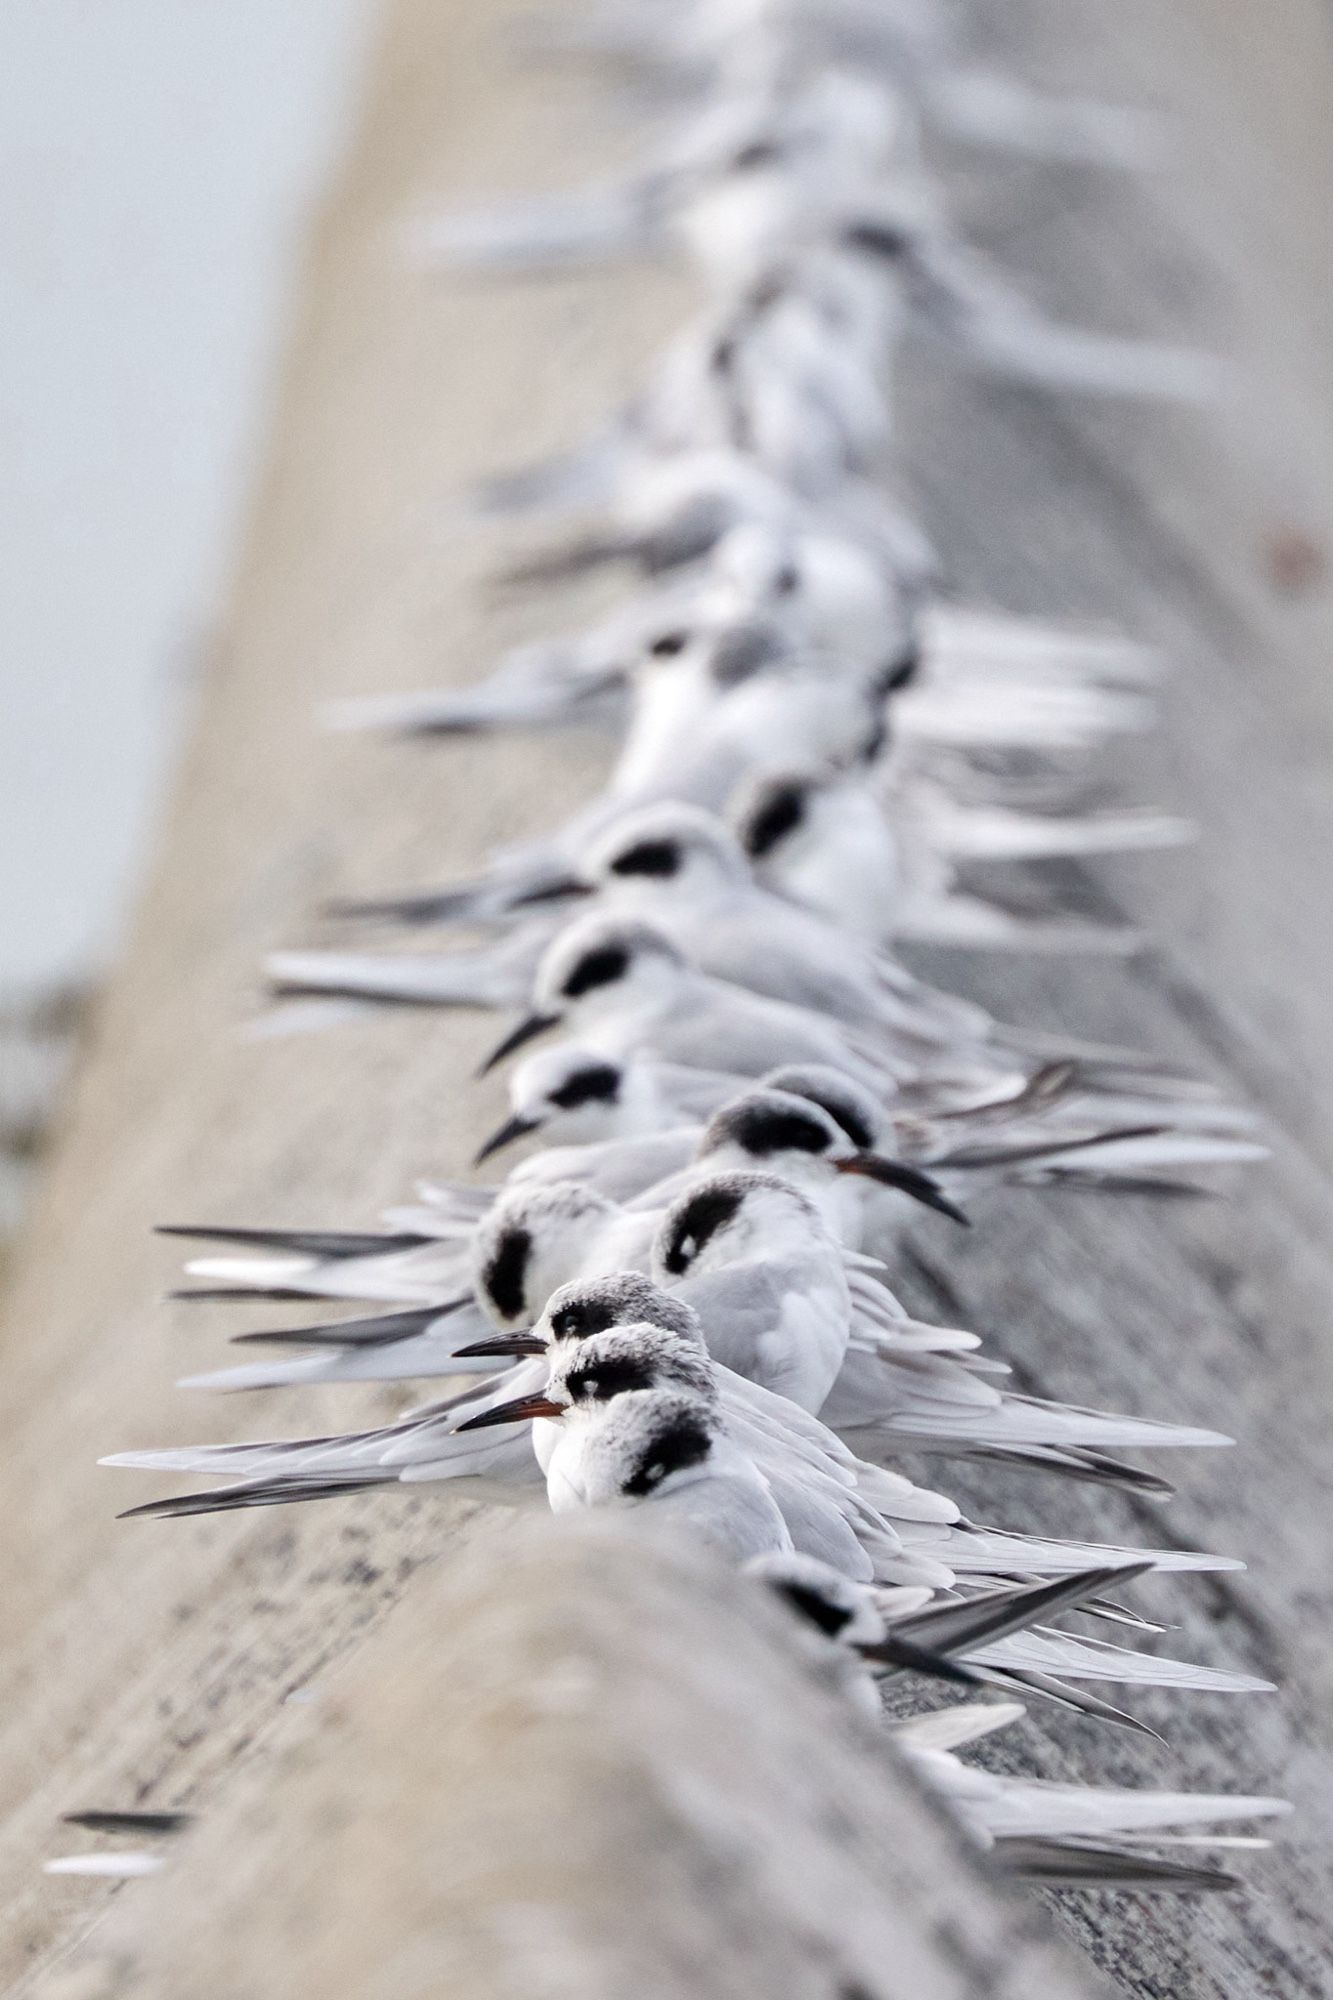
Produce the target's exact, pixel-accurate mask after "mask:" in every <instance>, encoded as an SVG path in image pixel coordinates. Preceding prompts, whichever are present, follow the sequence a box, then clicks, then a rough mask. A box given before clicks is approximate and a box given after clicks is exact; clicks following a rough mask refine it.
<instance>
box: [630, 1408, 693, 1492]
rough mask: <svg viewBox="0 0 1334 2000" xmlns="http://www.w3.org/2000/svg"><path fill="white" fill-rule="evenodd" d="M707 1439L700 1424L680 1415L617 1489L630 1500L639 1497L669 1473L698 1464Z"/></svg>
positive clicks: (660, 1482) (681, 1470) (658, 1484)
mask: <svg viewBox="0 0 1334 2000" xmlns="http://www.w3.org/2000/svg"><path fill="white" fill-rule="evenodd" d="M710 1444H711V1440H710V1437H709V1433H708V1432H707V1431H706V1430H705V1428H704V1426H703V1425H702V1424H700V1423H697V1422H696V1421H695V1419H694V1418H693V1417H683V1418H682V1419H681V1420H680V1422H679V1423H676V1424H674V1425H673V1426H672V1428H671V1430H669V1431H665V1432H664V1433H663V1435H662V1436H661V1437H660V1438H657V1439H655V1441H654V1442H653V1444H651V1445H650V1446H649V1448H648V1450H647V1451H646V1452H645V1453H644V1456H643V1458H642V1459H641V1460H640V1462H639V1464H638V1465H637V1466H636V1467H635V1470H634V1471H633V1472H632V1473H631V1475H630V1477H629V1478H628V1479H627V1480H625V1481H623V1483H622V1486H621V1491H622V1493H624V1494H625V1495H626V1497H627V1498H628V1499H631V1500H642V1499H643V1497H644V1495H645V1494H646V1493H651V1492H652V1491H653V1489H654V1487H655V1486H660V1485H661V1484H662V1482H663V1480H664V1479H666V1478H668V1477H669V1476H670V1475H671V1474H672V1473H673V1472H684V1471H685V1469H686V1467H687V1466H691V1465H699V1464H700V1463H701V1461H702V1460H704V1459H706V1458H707V1457H708V1455H709V1448H710Z"/></svg>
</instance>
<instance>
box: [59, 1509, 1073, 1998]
mask: <svg viewBox="0 0 1334 2000" xmlns="http://www.w3.org/2000/svg"><path fill="white" fill-rule="evenodd" d="M267 1748H268V1753H269V1754H267V1755H266V1756H265V1757H264V1758H263V1759H260V1760H255V1761H254V1762H252V1763H251V1764H250V1765H249V1766H248V1767H247V1768H246V1769H244V1770H242V1771H240V1772H238V1773H237V1774H236V1775H235V1778H234V1780H233V1782H232V1783H231V1784H230V1785H229V1787H228V1788H227V1790H226V1792H225V1794H224V1795H223V1796H222V1797H220V1798H219V1799H218V1800H217V1801H216V1802H215V1803H214V1804H213V1805H212V1806H211V1807H210V1809H209V1811H208V1813H207V1814H206V1816H205V1818H204V1820H203V1822H202V1823H201V1824H200V1825H199V1827H198V1828H197V1830H196V1831H195V1832H194V1833H193V1834H192V1835H191V1836H189V1837H188V1838H187V1840H186V1841H185V1842H184V1843H183V1844H182V1847H181V1849H180V1851H179V1853H178V1854H177V1856H176V1858H175V1860H174V1862H173V1863H172V1865H171V1866H170V1867H169V1869H168V1870H167V1871H165V1872H164V1873H163V1874H162V1875H161V1876H159V1877H156V1878H154V1879H152V1880H151V1881H149V1882H147V1883H144V1884H136V1885H132V1886H131V1887H130V1888H129V1889H127V1891H126V1892H125V1893H124V1894H123V1895H122V1897H121V1898H120V1899H119V1902H118V1906H117V1908H116V1909H115V1911H114V1913H113V1914H112V1915H111V1916H110V1918H109V1919H108V1920H107V1921H106V1922H105V1923H104V1924H103V1925H102V1926H100V1927H99V1929H98V1931H97V1933H96V1934H95V1935H94V1937H93V1938H92V1939H90V1940H89V1941H88V1942H87V1943H86V1944H85V1945H84V1946H83V1948H82V1950H81V1951H80V1952H79V1954H78V1955H77V1956H76V1957H75V1958H74V1960H73V1961H71V1962H68V1963H66V1964H65V1965H64V1966H63V1967H61V1968H59V1969H58V1970H55V1971H53V1972H52V1973H51V1974H49V1975H48V1976H47V1977H46V1978H45V1979H42V1980H40V1981H39V1982H38V1983H37V1985H36V1986H35V1987H34V1989H33V1991H34V1993H35V1994H40V1995H41V1996H42V2000H122V1997H123V2000H129V1996H130V1995H131V1994H133V1995H135V1996H136V2000H157V1996H163V2000H165V1996H167V1995H173V1996H178V1995H180V1994H182V1993H190V1994H193V1995H197V1996H200V2000H205V1996H206V2000H258V1996H261V1995H265V1994H278V1993H314V1992H321V1993H324V1994H326V1995H329V1996H330V2000H337V1996H341V1995H347V1996H352V1995H354V1994H355V1995H357V1996H367V2000H370V1996H375V2000H380V1996H383V2000H389V1997H390V1996H391V1995H392V1996H393V2000H425V1997H426V1996H427V1995H430V1994H449V1995H451V1996H457V2000H519V1996H522V1997H523V2000H547V1996H551V2000H556V1996H560V2000H575V1996H578V2000H624V1996H625V1995H627V1994H629V1993H632V1992H633V1993H635V1994H638V1995H662V1996H663V1997H664V2000H668V1996H670V2000H675V1996H677V1995H680V1996H685V1995H687V1994H690V1995H699V1994H709V1995H715V1994H717V1995H724V1994H726V1995H737V1996H751V1995H754V1996H757V2000H759V1996H778V1995H782V1996H783V2000H852V1997H853V1996H858V2000H890V1996H891V1995H895V1996H897V1995H899V1994H912V1995H913V1996H914V2000H981V1996H982V1995H984V1994H985V1995H987V1996H990V1997H991V2000H1009V1996H1014V2000H1019V1996H1021V1995H1030V1994H1033V1993H1036V1992H1041V1993H1043V1994H1044V1995H1045V1996H1046V2000H1092V1996H1094V1995H1095V1994H1098V1993H1102V1992H1104V1991H1105V1990H1106V1989H1105V1988H1104V1987H1103V1986H1102V1984H1101V1982H1099V1981H1098V1980H1096V1979H1095V1978H1094V1976H1093V1975H1092V1974H1091V1973H1090V1972H1089V1971H1088V1970H1087V1968H1084V1967H1082V1966H1081V1965H1080V1964H1079V1963H1078V1962H1077V1960H1076V1959H1075V1958H1074V1956H1073V1955H1072V1954H1071V1952H1070V1951H1069V1950H1068V1948H1067V1947H1066V1946H1065V1945H1064V1944H1063V1943H1062V1942H1060V1941H1059V1940H1058V1939H1057V1937H1056V1936H1055V1934H1054V1932H1053V1930H1052V1928H1051V1926H1050V1924H1049V1922H1048V1921H1047V1919H1046V1917H1045V1916H1044V1914H1043V1913H1042V1912H1041V1911H1040V1910H1039V1909H1038V1907H1037V1906H1036V1905H1035V1904H1034V1903H1033V1902H1032V1901H1031V1900H1029V1899H1027V1898H1025V1897H1024V1896H1023V1895H1022V1893H1020V1892H1018V1891H1016V1890H1014V1889H1013V1888H1011V1887H1010V1886H1009V1885H1007V1884H1004V1883H1002V1882H1001V1881H999V1880H998V1879H996V1878H994V1877H993V1876H992V1875H991V1874H990V1872H989V1870H988V1868H987V1867H986V1865H985V1863H983V1862H980V1861H979V1860H977V1859H976V1858H975V1857H973V1856H972V1855H971V1854H969V1853H967V1852H965V1850H964V1849H963V1848H962V1846H961V1845H960V1843H959V1841H958V1839H957V1838H956V1836H955V1834H954V1832H953V1830H952V1829H951V1828H950V1827H948V1826H947V1825H946V1824H945V1823H944V1822H943V1821H942V1820H941V1819H940V1818H939V1817H938V1816H937V1814H936V1812H935V1809H934V1808H933V1807H932V1806H930V1805H929V1804H928V1803H927V1801H926V1800H925V1799H924V1798H923V1797H922V1796H921V1795H920V1794H919V1793H918V1791H917V1790H916V1788H915V1786H914V1784H913V1783H912V1781H911V1780H910V1779H909V1778H908V1777H907V1775H906V1774H905V1773H904V1771H903V1770H901V1769H900V1768H899V1765H898V1763H897V1760H896V1759H895V1758H894V1756H893V1755H892V1753H891V1751H890V1749H889V1747H888V1745H887V1744H885V1743H883V1742H882V1741H880V1740H879V1739H878V1737H877V1736H876V1734H875V1732H874V1729H873V1727H872V1726H870V1725H868V1724H867V1723H866V1722H864V1721H863V1720H862V1719H861V1718H860V1717H859V1716H857V1715H856V1714H855V1713H854V1712H853V1711H852V1710H851V1709H850V1708H849V1707H848V1705H847V1703H846V1701H845V1700H844V1698H843V1697H842V1696H841V1695H840V1693H839V1690H838V1689H837V1687H836V1686H835V1685H834V1684H833V1683H832V1681H831V1679H830V1677H829V1675H828V1673H827V1671H826V1670H824V1669H823V1666H822V1662H821V1659H820V1658H819V1656H818V1654H817V1653H816V1651H815V1650H814V1649H813V1648H812V1647H811V1646H809V1645H808V1644H807V1642H806V1641H805V1640H804V1638H803V1637H802V1635H801V1634H800V1632H798V1631H797V1630H796V1629H795V1628H791V1629H790V1628H789V1621H788V1620H787V1619H786V1618H785V1617H783V1615H782V1614H781V1612H779V1611H778V1610H777V1608H776V1607H773V1606H771V1605H769V1604H768V1603H767V1602H766V1601H765V1599H764V1596H763V1593H762V1592H761V1591H760V1590H759V1589H758V1587H756V1586H754V1585H752V1584H749V1583H745V1582H739V1581H738V1580H737V1579H736V1578H735V1577H734V1576H733V1575H731V1574H730V1573H728V1572H726V1571H724V1570H722V1569H721V1568H720V1567H719V1566H718V1565H717V1564H716V1563H714V1562H713V1561H712V1560H711V1559H710V1558H707V1557H706V1556H704V1555H703V1554H701V1553H700V1552H698V1551H695V1550H685V1549H681V1548H679V1547H675V1546H668V1545H666V1544H661V1543H657V1542H648V1543H646V1540H645V1537H644V1536H643V1535H642V1534H638V1533H635V1532H634V1531H633V1530H631V1529H630V1528H628V1527H626V1526H624V1525H622V1524H620V1523H612V1522H579V1523H577V1524H570V1523H559V1524H553V1523H550V1522H546V1521H541V1520H525V1521H516V1520H511V1521H508V1522H505V1523H504V1524H502V1525H499V1526H493V1528H492V1530H491V1531H490V1532H488V1533H485V1534H482V1535H480V1536H479V1537H478V1538H476V1539H475V1540H474V1541H473V1542H472V1543H471V1544H470V1545H469V1546H467V1547H466V1548H463V1549H461V1550H451V1552H450V1553H449V1555H448V1557H447V1558H445V1559H442V1561H441V1563H440V1564H439V1565H437V1566H434V1567H432V1568H431V1569H430V1570H428V1571H426V1572H425V1573H423V1574H422V1575H421V1576H420V1577H419V1578H418V1580H417V1583H416V1585H415V1587H414V1589H413V1591H412V1593H411V1595H410V1596H409V1597H408V1598H407V1599H405V1600H404V1601H403V1603H401V1604H400V1605H399V1606H398V1608H397V1609H396V1610H395V1611H394V1613H393V1614H392V1615H391V1617H390V1618H389V1620H388V1621H387V1622H386V1624H385V1625H384V1626H383V1627H381V1629H380V1630H379V1631H378V1632H377V1633H376V1634H375V1636H374V1637H373V1638H372V1639H371V1640H370V1641H369V1643H368V1644H367V1645H366V1646H365V1647H364V1648H363V1649H362V1651H361V1652H360V1653H359V1654H358V1655H357V1656H356V1657H355V1659H354V1660H352V1661H351V1662H350V1663H348V1664H347V1665H345V1666H344V1667H343V1668H341V1669H340V1670H338V1671H335V1672H333V1673H331V1674H330V1675H329V1677H328V1678H327V1680H326V1681H325V1682H324V1683H322V1684H319V1685H318V1686H316V1687H315V1688H314V1689H312V1690H311V1699H310V1701H309V1702H308V1703H306V1704H304V1705H302V1706H301V1707H298V1708H290V1707H289V1709H288V1710H287V1712H286V1714H285V1715H284V1716H283V1718H282V1719H281V1721H280V1723H279V1724H278V1725H277V1727H276V1728H275V1731H274V1733H273V1737H272V1740H271V1742H270V1744H269V1745H268V1746H267Z"/></svg>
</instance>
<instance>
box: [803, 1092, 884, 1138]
mask: <svg viewBox="0 0 1334 2000" xmlns="http://www.w3.org/2000/svg"><path fill="white" fill-rule="evenodd" d="M801 1095H802V1096H803V1097H809V1098H810V1099H811V1101H812V1103H814V1104H818V1105H819V1107H820V1109H821V1110H822V1111H827V1112H828V1113H829V1116H830V1117H831V1118H832V1119H833V1121H834V1123H835V1125H837V1127H838V1129H839V1131H840V1132H843V1133H846V1135H847V1137H848V1138H849V1139H851V1141H852V1143H853V1145H854V1146H855V1147H856V1148H857V1151H858V1152H859V1153H869V1152H871V1151H873V1149H874V1147H875V1133H874V1132H873V1131H872V1130H871V1128H870V1126H869V1125H868V1124H867V1122H866V1120H865V1119H864V1118H863V1117H862V1115H861V1113H860V1112H859V1111H856V1110H854V1108H853V1106H852V1105H850V1104H846V1103H844V1102H843V1101H842V1100H841V1099H840V1100H835V1099H834V1098H833V1097H832V1096H830V1097H823V1096H821V1094H820V1093H819V1091H815V1090H806V1089H805V1088H803V1090H802V1092H801Z"/></svg>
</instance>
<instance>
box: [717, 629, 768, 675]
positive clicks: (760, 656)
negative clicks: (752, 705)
mask: <svg viewBox="0 0 1334 2000" xmlns="http://www.w3.org/2000/svg"><path fill="white" fill-rule="evenodd" d="M778 652H779V648H778V646H777V645H776V644H775V643H774V640H773V638H772V637H771V636H770V634H769V633H768V632H764V631H761V630H760V629H759V628H758V627H757V626H754V625H743V626H742V627H741V629H740V630H739V631H735V632H728V633H725V634H724V636H723V637H722V638H721V639H720V640H719V641H718V644H717V645H716V646H715V647H714V650H713V658H712V659H711V660H710V662H709V674H710V677H711V678H712V680H713V682H714V684H715V686H717V687H720V688H734V687H740V686H741V685H742V683H743V682H745V681H748V680H750V679H752V678H753V676H754V675H755V674H757V673H759V671H760V669H761V667H767V666H768V665H769V663H770V661H771V660H775V659H777V657H778Z"/></svg>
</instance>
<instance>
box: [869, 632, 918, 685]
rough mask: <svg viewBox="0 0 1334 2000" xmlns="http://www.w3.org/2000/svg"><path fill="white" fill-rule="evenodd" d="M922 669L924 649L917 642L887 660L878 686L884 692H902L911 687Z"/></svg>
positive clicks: (879, 677)
mask: <svg viewBox="0 0 1334 2000" xmlns="http://www.w3.org/2000/svg"><path fill="white" fill-rule="evenodd" d="M921 670H922V649H921V647H920V646H918V645H917V644H916V643H915V642H914V643H911V644H909V645H907V646H905V647H904V649H903V651H902V652H901V653H896V654H895V655H894V657H893V659H892V660H887V661H886V662H885V665H884V666H883V667H882V669H881V671H880V674H879V676H878V686H879V688H880V692H881V693H882V694H887V695H889V694H901V693H902V691H903V689H904V688H908V687H911V686H912V684H913V682H914V681H915V680H916V679H917V676H918V675H919V673H920V672H921Z"/></svg>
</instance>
